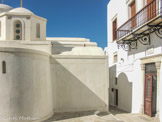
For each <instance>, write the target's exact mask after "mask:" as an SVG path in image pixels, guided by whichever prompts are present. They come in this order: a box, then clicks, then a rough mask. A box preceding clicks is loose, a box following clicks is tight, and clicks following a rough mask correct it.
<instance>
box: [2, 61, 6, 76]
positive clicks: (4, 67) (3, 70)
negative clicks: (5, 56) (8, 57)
mask: <svg viewBox="0 0 162 122" xmlns="http://www.w3.org/2000/svg"><path fill="white" fill-rule="evenodd" d="M2 73H3V74H6V62H5V61H2Z"/></svg>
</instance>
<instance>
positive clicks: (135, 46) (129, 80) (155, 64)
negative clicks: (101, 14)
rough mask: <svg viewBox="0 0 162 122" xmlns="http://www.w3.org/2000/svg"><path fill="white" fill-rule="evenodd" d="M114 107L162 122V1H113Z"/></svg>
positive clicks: (110, 41) (110, 49)
mask: <svg viewBox="0 0 162 122" xmlns="http://www.w3.org/2000/svg"><path fill="white" fill-rule="evenodd" d="M107 10H108V22H107V25H108V48H106V49H105V51H107V52H106V53H107V54H108V56H109V70H110V74H109V75H110V77H109V81H110V89H109V93H110V95H109V102H110V105H113V106H117V107H118V108H120V109H123V110H126V111H128V112H131V113H143V114H146V115H148V116H151V117H152V116H155V117H156V120H161V121H162V104H161V103H162V90H161V89H162V66H161V61H162V0H110V2H109V3H108V6H107Z"/></svg>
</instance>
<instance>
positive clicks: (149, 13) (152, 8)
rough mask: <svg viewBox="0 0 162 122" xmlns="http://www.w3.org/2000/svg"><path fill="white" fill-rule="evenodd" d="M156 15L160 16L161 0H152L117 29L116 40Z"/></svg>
mask: <svg viewBox="0 0 162 122" xmlns="http://www.w3.org/2000/svg"><path fill="white" fill-rule="evenodd" d="M157 16H162V0H153V1H152V2H151V3H149V4H148V5H146V6H145V7H144V8H143V9H142V10H140V11H139V12H138V13H136V14H135V16H133V17H132V18H130V19H129V20H128V21H126V22H125V23H124V24H123V25H122V26H120V27H119V28H118V29H117V40H120V39H121V38H122V37H124V36H126V35H128V34H129V33H130V32H132V31H133V30H135V29H137V28H139V27H141V26H142V25H144V24H146V23H147V22H149V21H151V20H153V19H154V18H156V17H157Z"/></svg>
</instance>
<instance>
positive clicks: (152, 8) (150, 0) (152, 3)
mask: <svg viewBox="0 0 162 122" xmlns="http://www.w3.org/2000/svg"><path fill="white" fill-rule="evenodd" d="M147 5H148V8H147V20H148V21H149V20H151V19H153V18H154V17H155V16H156V0H147Z"/></svg>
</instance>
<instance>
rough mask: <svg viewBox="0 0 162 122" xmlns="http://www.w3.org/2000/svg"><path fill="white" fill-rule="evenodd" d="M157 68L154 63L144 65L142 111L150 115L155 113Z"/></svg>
mask: <svg viewBox="0 0 162 122" xmlns="http://www.w3.org/2000/svg"><path fill="white" fill-rule="evenodd" d="M156 93H157V70H156V66H155V63H150V64H146V65H145V93H144V113H145V114H146V115H148V116H150V117H153V116H155V114H156V97H157V94H156Z"/></svg>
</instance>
